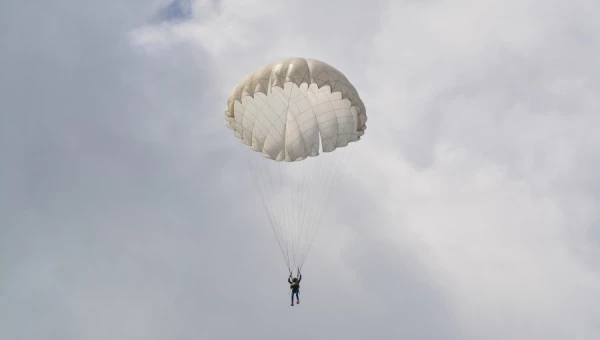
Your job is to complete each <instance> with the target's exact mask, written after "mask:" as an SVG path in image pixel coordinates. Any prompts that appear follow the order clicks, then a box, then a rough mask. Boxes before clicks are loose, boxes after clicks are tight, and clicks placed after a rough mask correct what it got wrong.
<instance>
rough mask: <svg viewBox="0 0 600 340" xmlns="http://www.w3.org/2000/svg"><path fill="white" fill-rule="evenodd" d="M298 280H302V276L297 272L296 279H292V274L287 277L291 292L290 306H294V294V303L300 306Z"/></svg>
mask: <svg viewBox="0 0 600 340" xmlns="http://www.w3.org/2000/svg"><path fill="white" fill-rule="evenodd" d="M300 280H302V274H301V273H300V271H298V277H297V278H296V277H295V278H293V279H292V273H290V276H289V277H288V283H289V284H290V289H291V290H292V306H293V305H294V294H296V303H297V304H300V297H299V296H298V294H300Z"/></svg>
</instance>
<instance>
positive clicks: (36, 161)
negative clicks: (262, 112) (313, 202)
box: [0, 1, 600, 339]
mask: <svg viewBox="0 0 600 340" xmlns="http://www.w3.org/2000/svg"><path fill="white" fill-rule="evenodd" d="M165 4H166V2H164V1H157V2H156V3H153V4H150V5H149V4H147V3H146V2H144V1H139V2H137V1H136V2H129V3H123V2H119V1H112V2H111V1H109V2H102V3H94V2H91V3H86V4H78V5H73V4H71V3H69V4H67V2H54V3H53V4H49V3H48V4H45V3H44V4H41V3H40V4H36V5H35V6H31V5H28V4H25V3H12V4H2V5H0V29H1V30H2V32H5V34H3V35H2V37H0V43H1V45H2V46H3V51H8V52H4V53H3V54H2V56H0V61H1V62H0V74H1V75H2V76H1V80H0V82H1V83H0V110H1V112H0V113H1V114H0V166H1V172H2V176H1V178H0V187H1V188H2V190H0V192H1V193H0V216H1V217H0V268H2V270H1V271H2V279H0V306H1V307H0V337H1V338H7V339H8V338H10V339H16V338H22V339H39V338H46V339H106V338H112V339H130V338H132V337H136V336H137V337H143V338H146V339H172V338H194V337H195V338H203V339H204V338H206V339H239V338H265V339H271V338H281V337H283V336H285V337H288V338H304V339H306V338H311V339H331V338H342V337H343V338H346V339H363V338H366V337H377V338H385V339H387V338H402V337H409V338H412V339H471V338H473V339H480V338H486V339H495V338H498V339H506V338H511V339H535V338H545V339H564V338H578V337H579V338H584V339H593V338H595V337H597V336H598V334H600V333H599V332H600V330H599V328H598V325H599V324H600V323H599V322H600V321H599V320H600V315H599V314H598V312H597V308H596V305H595V304H593V303H591V302H590V301H597V299H598V298H600V291H599V290H598V287H599V285H598V283H599V282H600V274H599V271H598V268H599V267H598V260H597V259H598V258H599V257H598V255H599V254H600V250H599V243H598V236H597V235H598V233H599V230H600V229H599V225H598V208H597V207H598V204H597V203H598V190H597V188H598V180H597V175H596V174H597V173H598V170H599V169H598V164H599V162H598V155H599V153H598V145H599V144H598V137H597V133H596V129H597V128H596V127H597V126H598V123H599V122H598V115H597V113H596V112H598V108H599V106H600V105H599V102H598V98H597V96H596V95H595V94H596V93H597V92H598V83H597V80H596V79H595V78H594V76H593V75H594V74H598V71H599V70H598V63H597V62H594V60H598V58H597V57H598V53H599V49H598V44H597V41H596V40H594V36H596V35H597V33H598V30H599V27H598V25H597V24H595V21H594V20H592V19H593V15H592V13H594V11H596V12H597V10H598V8H597V5H596V4H595V3H594V2H592V1H587V2H586V1H578V2H573V3H572V4H571V5H569V6H566V7H565V6H563V7H561V6H559V3H558V2H553V3H552V4H549V3H548V4H547V5H543V4H542V2H539V1H537V2H536V1H530V2H513V3H510V2H509V3H495V4H494V3H489V4H485V5H477V6H476V5H475V4H473V3H470V2H468V1H457V2H456V3H455V4H454V6H451V5H448V4H443V3H435V2H432V3H431V4H429V5H428V6H422V5H420V4H416V3H412V2H383V1H382V2H375V3H369V4H367V3H366V2H364V3H362V2H356V3H352V2H344V3H343V5H340V4H337V3H334V2H331V3H327V4H321V3H320V2H318V1H304V2H298V3H294V4H291V5H290V4H287V3H286V2H284V1H272V2H271V3H270V4H269V5H263V4H261V3H260V2H256V3H254V2H249V1H244V2H241V3H235V2H234V1H220V2H218V3H215V2H213V1H195V2H193V4H192V7H191V9H192V13H193V14H192V15H193V17H192V19H190V20H188V21H184V22H180V23H177V24H167V23H161V24H156V22H155V21H153V20H154V18H156V13H157V10H158V9H159V8H163V7H161V6H164V5H165ZM523 4H524V5H523ZM544 4H545V3H544ZM488 5H489V6H488ZM554 5H556V8H555V7H553V6H554ZM527 6H529V7H527ZM332 13H335V14H336V15H332ZM559 17H560V18H562V19H561V20H558V18H559ZM288 25H289V27H291V28H290V29H286V27H287V26H288ZM294 27H301V28H302V29H292V28H294ZM475 28H477V29H475ZM288 56H309V57H314V58H318V59H323V60H325V61H328V62H330V63H331V64H333V65H335V66H336V67H337V68H339V69H340V70H342V71H343V72H345V73H346V74H347V75H348V77H349V78H350V79H351V80H352V81H353V82H354V83H355V85H356V87H357V88H358V90H359V91H360V93H361V96H362V97H363V99H364V101H365V104H366V105H367V108H368V114H369V123H368V126H369V127H368V129H367V134H366V136H365V138H364V140H362V141H361V142H360V143H359V145H358V146H357V148H356V151H355V154H354V157H353V160H352V162H351V163H350V165H349V167H348V171H347V172H345V173H344V174H343V175H342V176H341V177H340V179H339V181H340V182H339V185H338V187H337V189H336V191H335V192H334V193H333V194H332V200H331V204H330V209H329V214H328V216H327V218H326V220H325V223H324V226H323V228H322V229H321V232H320V234H319V237H318V239H317V241H316V242H315V246H314V248H313V250H312V252H311V254H310V255H309V259H308V261H307V265H306V268H305V279H304V281H303V289H302V293H301V294H302V297H303V301H302V302H303V303H302V305H301V306H299V307H294V308H293V309H290V308H291V307H290V306H289V305H288V303H287V302H288V298H289V297H288V291H287V285H286V283H285V281H284V280H285V278H284V277H285V276H286V273H285V268H284V266H283V263H282V261H281V258H280V255H279V250H278V249H277V247H276V244H275V240H274V239H273V236H272V234H271V231H270V230H269V228H268V226H267V221H266V216H265V215H264V213H263V211H262V210H261V209H262V208H261V206H260V204H259V202H257V201H256V200H255V199H254V198H253V196H252V188H253V187H252V183H251V182H250V181H249V178H248V177H247V176H244V162H243V161H242V159H240V158H239V157H238V156H239V151H240V149H239V148H238V147H237V145H236V143H237V141H236V140H235V138H233V136H232V135H231V131H229V130H228V129H226V128H225V126H224V117H223V110H224V107H225V98H226V95H227V93H228V91H229V90H230V88H231V87H232V86H233V85H235V83H236V82H237V81H238V80H239V79H240V78H241V77H242V76H243V75H244V74H245V73H246V72H248V71H250V70H252V69H253V68H255V67H256V66H259V65H261V64H263V63H265V62H267V61H270V60H273V59H277V58H279V57H288ZM574 287H575V288H574Z"/></svg>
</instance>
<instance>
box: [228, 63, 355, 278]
mask: <svg viewBox="0 0 600 340" xmlns="http://www.w3.org/2000/svg"><path fill="white" fill-rule="evenodd" d="M225 119H226V124H227V127H229V128H230V129H232V130H233V133H234V135H235V136H236V137H237V138H240V139H241V141H242V143H243V144H245V145H246V146H249V150H248V148H246V147H245V148H244V150H243V151H244V152H242V153H243V154H244V156H245V159H246V162H247V165H248V169H247V170H248V172H249V173H250V175H251V176H252V178H253V181H254V183H255V186H256V189H257V192H258V195H257V198H259V199H260V200H261V201H262V204H263V207H264V209H265V211H266V213H267V216H268V220H269V223H270V224H271V228H272V230H273V233H274V235H275V238H276V240H277V242H278V244H279V249H280V251H281V253H282V255H283V258H284V260H285V263H286V266H287V268H288V270H289V271H290V273H291V272H292V271H299V270H301V269H302V266H303V265H304V262H305V260H306V256H307V255H308V252H309V250H310V248H311V246H312V243H313V241H314V238H315V236H316V234H317V232H318V229H319V226H320V224H321V221H322V218H323V212H324V210H325V207H326V206H327V203H328V198H329V194H330V192H331V189H332V187H333V185H334V183H335V181H336V179H337V177H338V173H339V171H340V170H341V169H342V168H343V167H344V166H345V164H346V162H347V160H348V159H349V158H350V155H351V153H352V149H353V146H354V145H355V143H354V142H357V141H359V140H360V137H361V136H362V135H363V134H364V133H365V129H366V125H365V123H366V121H367V116H366V109H365V106H364V104H363V102H362V101H361V99H360V97H359V95H358V92H357V91H356V89H355V88H354V86H353V85H352V84H351V83H350V82H349V81H348V79H347V78H346V77H345V76H344V75H343V74H342V73H341V72H340V71H338V70H336V69H335V68H333V67H332V66H330V65H328V64H326V63H324V62H322V61H318V60H314V59H303V58H289V59H284V60H280V61H276V62H272V63H269V64H267V65H264V66H262V67H260V68H259V69H257V70H255V71H254V72H251V73H249V74H248V75H246V77H244V78H243V80H242V81H241V82H240V83H239V84H238V85H237V86H235V88H234V89H233V90H232V91H231V93H230V95H229V98H228V101H227V109H226V111H225ZM350 143H352V144H351V146H350V147H348V146H349V145H350Z"/></svg>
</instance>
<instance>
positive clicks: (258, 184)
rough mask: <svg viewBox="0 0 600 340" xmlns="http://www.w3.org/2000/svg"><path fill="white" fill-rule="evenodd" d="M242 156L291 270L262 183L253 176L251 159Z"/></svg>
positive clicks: (253, 169) (284, 258) (253, 170)
mask: <svg viewBox="0 0 600 340" xmlns="http://www.w3.org/2000/svg"><path fill="white" fill-rule="evenodd" d="M244 158H245V159H246V162H247V164H248V165H249V166H250V168H251V171H250V173H251V175H252V178H253V181H254V184H255V186H256V189H257V191H258V192H259V193H260V196H261V200H262V203H263V206H264V208H265V210H267V216H268V218H269V222H270V224H271V229H272V230H273V234H274V235H275V238H276V239H277V243H278V245H279V250H280V251H281V255H283V260H284V262H285V265H286V266H287V268H288V270H289V271H290V272H291V268H290V266H289V261H288V259H287V258H288V257H287V256H286V254H285V253H284V251H283V248H282V243H281V238H280V236H279V235H278V233H277V228H276V225H277V224H276V223H277V222H275V221H274V219H273V214H272V213H271V211H272V210H271V209H270V206H269V204H268V200H266V198H265V195H264V191H263V190H262V188H261V184H262V183H261V182H260V181H259V180H258V179H257V177H256V176H255V168H254V165H253V164H252V161H251V160H250V159H249V156H247V155H246V154H245V153H244Z"/></svg>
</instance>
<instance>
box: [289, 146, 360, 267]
mask: <svg viewBox="0 0 600 340" xmlns="http://www.w3.org/2000/svg"><path fill="white" fill-rule="evenodd" d="M354 147H355V143H352V146H351V147H350V148H349V149H350V150H344V152H343V153H342V155H341V158H342V160H341V161H340V162H339V163H338V166H337V169H336V171H335V174H334V175H333V177H332V180H331V181H330V186H329V188H328V190H327V194H326V195H325V197H326V198H325V202H324V203H323V205H324V207H326V206H327V203H328V200H329V197H330V195H329V194H330V193H331V190H332V188H333V186H334V184H335V183H334V182H335V179H336V178H338V174H339V172H340V169H341V168H342V166H344V167H345V165H346V164H347V163H348V161H349V160H350V157H351V156H352V153H353V151H354ZM346 155H347V157H345V156H346ZM324 210H325V209H323V210H321V212H320V213H319V217H318V218H317V220H316V223H315V224H314V226H313V228H314V229H315V230H314V233H311V234H312V235H311V238H310V240H309V241H308V242H307V243H306V244H305V245H306V248H305V249H304V250H303V251H302V253H301V254H302V258H301V260H300V265H299V267H298V270H301V269H302V266H304V261H305V260H306V257H307V256H308V253H309V252H310V249H311V248H312V244H313V242H314V240H315V237H316V236H317V233H318V232H319V229H320V226H321V222H322V221H323V217H324V216H325V215H324V214H323V211H324Z"/></svg>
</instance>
